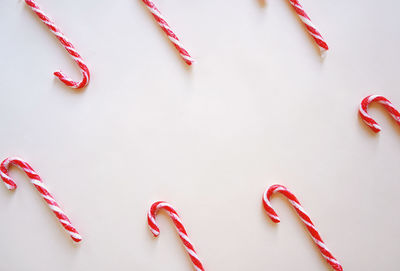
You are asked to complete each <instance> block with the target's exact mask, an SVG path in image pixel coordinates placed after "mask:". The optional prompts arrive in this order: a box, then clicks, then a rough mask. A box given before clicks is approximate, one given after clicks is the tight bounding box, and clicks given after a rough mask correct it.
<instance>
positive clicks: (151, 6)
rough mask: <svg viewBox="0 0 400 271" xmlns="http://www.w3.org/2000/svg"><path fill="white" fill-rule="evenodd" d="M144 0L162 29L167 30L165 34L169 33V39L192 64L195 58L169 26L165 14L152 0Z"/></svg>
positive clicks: (184, 58) (187, 62)
mask: <svg viewBox="0 0 400 271" xmlns="http://www.w3.org/2000/svg"><path fill="white" fill-rule="evenodd" d="M142 1H143V3H144V4H145V5H146V7H147V8H148V9H149V10H150V12H151V14H152V15H153V17H154V19H155V20H156V21H157V23H158V24H159V25H160V27H161V29H162V30H163V31H164V32H165V34H167V36H168V38H169V40H170V41H171V42H172V44H173V45H174V46H175V48H176V50H178V52H179V54H180V55H181V57H182V58H183V60H184V61H185V62H186V64H188V65H192V63H193V62H194V59H193V58H192V57H191V56H190V55H189V53H188V52H187V51H186V49H185V48H184V47H183V45H182V44H181V42H180V41H179V39H178V37H177V36H176V35H175V33H174V32H173V31H172V29H171V28H170V27H169V25H168V23H167V21H166V20H165V18H164V16H163V15H162V14H161V12H160V11H159V10H158V9H157V7H156V6H155V4H154V3H153V2H152V1H150V0H142Z"/></svg>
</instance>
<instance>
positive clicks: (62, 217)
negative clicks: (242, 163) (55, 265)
mask: <svg viewBox="0 0 400 271" xmlns="http://www.w3.org/2000/svg"><path fill="white" fill-rule="evenodd" d="M11 164H13V165H16V166H19V167H20V168H21V169H22V170H23V171H24V172H25V173H26V175H28V177H29V178H30V179H31V183H32V184H33V185H34V186H35V187H36V189H37V190H38V191H39V193H40V195H41V196H42V198H43V199H44V200H45V201H46V203H47V205H48V206H49V208H50V209H51V210H52V211H53V213H54V214H55V215H56V217H57V218H58V220H59V221H60V223H61V225H62V226H63V227H64V229H65V230H66V231H67V232H68V233H69V235H70V236H71V238H72V239H73V240H74V241H75V242H79V241H81V240H82V237H81V236H80V235H79V233H78V231H77V230H76V229H75V227H74V226H73V225H72V224H71V222H70V221H69V219H68V217H67V215H66V214H65V213H64V211H63V210H61V207H60V206H59V205H58V204H57V202H56V200H55V199H54V198H53V196H52V195H51V194H50V192H49V190H48V189H47V188H46V186H45V185H44V183H43V181H42V179H40V177H39V175H38V174H37V173H36V172H35V171H34V170H33V168H32V167H31V166H30V165H29V164H28V163H27V162H25V161H24V160H22V159H20V158H16V157H14V158H7V159H5V160H4V161H3V162H2V163H1V165H0V177H1V178H2V179H3V182H4V184H5V185H6V187H7V188H8V189H9V190H14V189H16V188H17V184H16V183H15V182H14V181H13V179H12V178H11V177H10V176H8V167H9V166H10V165H11Z"/></svg>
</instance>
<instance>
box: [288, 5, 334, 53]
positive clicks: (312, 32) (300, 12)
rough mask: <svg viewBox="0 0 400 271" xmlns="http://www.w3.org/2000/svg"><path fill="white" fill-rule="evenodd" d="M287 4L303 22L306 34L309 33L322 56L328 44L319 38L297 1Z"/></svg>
mask: <svg viewBox="0 0 400 271" xmlns="http://www.w3.org/2000/svg"><path fill="white" fill-rule="evenodd" d="M289 2H290V4H291V5H292V6H293V8H294V10H295V11H296V13H297V15H298V16H299V18H300V20H301V21H302V22H303V24H304V26H305V27H306V28H307V31H308V33H310V35H311V36H312V38H313V39H314V40H315V42H316V43H317V45H318V47H319V50H320V52H321V54H322V55H323V54H324V53H325V52H326V51H327V50H328V49H329V47H328V44H326V42H325V40H324V38H323V37H322V36H321V34H320V33H319V31H318V30H317V28H316V27H315V25H314V24H313V23H312V22H311V19H310V17H308V15H307V13H306V12H305V11H304V9H303V7H302V6H301V5H300V3H299V1H297V0H289Z"/></svg>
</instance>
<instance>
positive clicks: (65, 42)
mask: <svg viewBox="0 0 400 271" xmlns="http://www.w3.org/2000/svg"><path fill="white" fill-rule="evenodd" d="M25 3H26V4H27V5H28V6H29V7H30V8H31V9H32V10H33V11H34V12H35V13H36V15H37V16H38V17H39V18H40V20H42V22H43V23H44V24H45V25H47V27H48V28H49V29H50V31H51V32H53V34H54V35H55V36H56V37H57V39H58V40H59V41H60V42H61V44H62V45H63V46H64V48H65V50H67V52H68V53H69V54H70V55H71V57H72V58H73V59H74V60H75V62H76V63H77V64H78V66H79V68H80V69H81V72H82V76H83V78H82V80H81V81H80V82H76V81H74V80H72V79H71V78H69V77H68V76H66V75H65V74H64V73H63V72H62V71H56V72H54V75H55V76H57V77H58V79H60V80H61V81H62V82H63V83H64V84H65V85H67V86H69V87H72V88H83V87H85V86H86V85H87V84H88V83H89V79H90V73H89V69H88V67H87V66H86V64H85V62H84V61H83V59H82V57H81V56H80V55H79V53H78V52H77V51H76V49H75V47H74V46H73V45H72V43H71V42H70V41H68V38H67V37H66V36H65V35H64V34H63V33H62V32H61V31H60V29H59V28H58V27H57V26H56V25H55V24H54V22H53V21H52V20H51V19H50V18H49V17H48V16H47V15H46V14H45V13H44V12H43V11H42V10H41V9H40V8H39V6H38V5H37V3H36V2H35V1H34V0H25Z"/></svg>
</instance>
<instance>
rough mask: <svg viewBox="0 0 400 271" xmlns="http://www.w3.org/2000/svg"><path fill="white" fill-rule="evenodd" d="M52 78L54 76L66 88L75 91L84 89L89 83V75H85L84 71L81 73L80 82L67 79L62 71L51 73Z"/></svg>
mask: <svg viewBox="0 0 400 271" xmlns="http://www.w3.org/2000/svg"><path fill="white" fill-rule="evenodd" d="M53 74H54V76H56V77H57V78H58V79H59V80H60V81H61V82H63V83H64V84H65V85H66V86H68V87H71V88H75V89H80V88H84V87H86V86H87V85H88V83H89V74H88V73H86V72H85V71H82V74H83V79H82V81H81V82H76V81H73V80H72V79H70V78H69V77H67V76H66V75H65V74H64V73H63V72H62V71H56V72H54V73H53Z"/></svg>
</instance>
